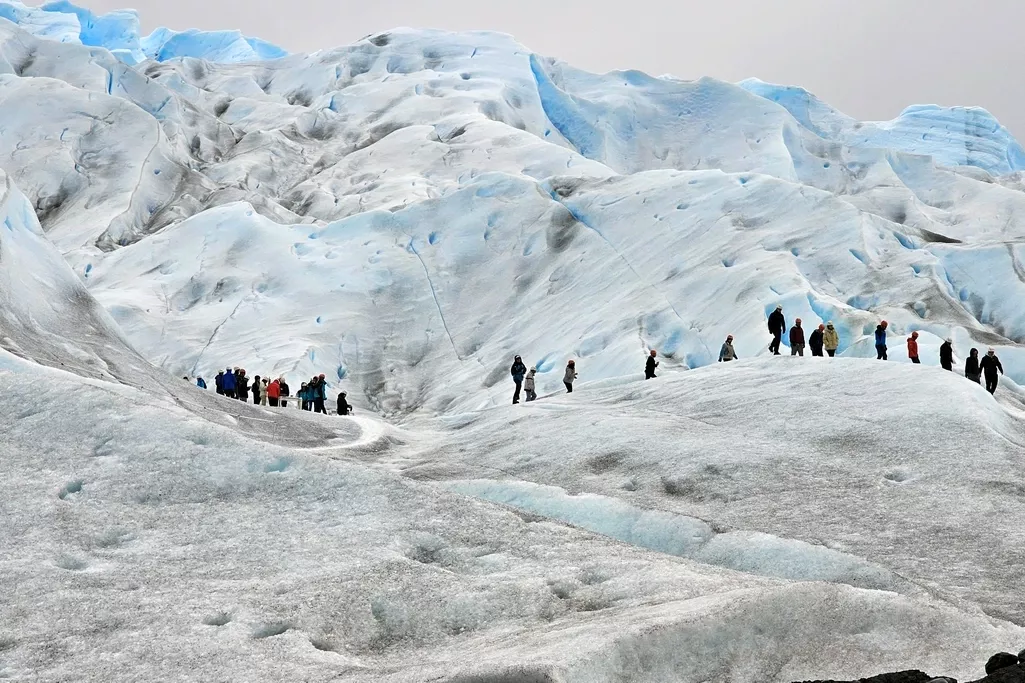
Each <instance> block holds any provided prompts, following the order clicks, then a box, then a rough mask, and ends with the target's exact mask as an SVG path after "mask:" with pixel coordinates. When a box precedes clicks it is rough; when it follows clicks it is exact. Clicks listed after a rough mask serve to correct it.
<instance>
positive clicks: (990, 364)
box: [979, 349, 1004, 394]
mask: <svg viewBox="0 0 1025 683" xmlns="http://www.w3.org/2000/svg"><path fill="white" fill-rule="evenodd" d="M979 369H981V370H982V374H984V375H985V376H986V391H988V392H989V393H991V394H995V393H996V391H997V382H998V381H999V377H998V376H997V370H999V371H1000V374H1001V375H1002V374H1004V366H1003V365H1001V364H1000V359H999V358H997V352H996V351H994V350H993V349H990V350H989V351H987V352H986V357H985V358H983V359H982V361H981V362H980V363H979Z"/></svg>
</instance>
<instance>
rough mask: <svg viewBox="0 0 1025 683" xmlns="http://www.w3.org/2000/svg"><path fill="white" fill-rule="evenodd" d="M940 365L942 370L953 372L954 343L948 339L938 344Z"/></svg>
mask: <svg viewBox="0 0 1025 683" xmlns="http://www.w3.org/2000/svg"><path fill="white" fill-rule="evenodd" d="M940 365H941V366H942V367H943V369H944V370H950V371H951V372H953V371H954V342H953V341H952V340H951V339H950V337H947V338H946V339H945V340H944V341H943V343H942V344H940Z"/></svg>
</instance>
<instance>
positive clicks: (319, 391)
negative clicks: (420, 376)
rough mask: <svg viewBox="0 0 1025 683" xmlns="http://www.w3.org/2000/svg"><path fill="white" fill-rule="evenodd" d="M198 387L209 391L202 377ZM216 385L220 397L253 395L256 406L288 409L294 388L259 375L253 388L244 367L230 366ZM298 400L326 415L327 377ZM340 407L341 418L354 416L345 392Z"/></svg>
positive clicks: (306, 388) (321, 377) (301, 391)
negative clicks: (342, 416)
mask: <svg viewBox="0 0 1025 683" xmlns="http://www.w3.org/2000/svg"><path fill="white" fill-rule="evenodd" d="M183 379H185V380H186V381H188V379H189V378H188V377H184V378H183ZM196 386H198V387H199V388H200V389H206V388H207V385H206V380H204V379H203V378H202V377H197V378H196ZM214 386H215V388H216V390H217V393H218V394H220V395H222V396H226V397H228V398H234V399H238V400H240V401H248V400H249V396H250V395H252V397H253V403H254V404H255V405H264V406H268V405H269V406H280V407H282V408H287V407H288V399H290V398H292V396H291V389H290V388H289V386H288V383H287V382H286V381H285V378H284V377H278V378H277V379H270V378H269V377H263V378H261V377H260V376H259V375H256V376H255V377H254V378H253V381H252V385H250V382H249V378H248V377H247V376H246V371H245V369H244V368H230V367H229V368H226V369H224V370H222V371H221V372H218V373H217V376H216V377H215V378H214ZM295 398H296V399H297V400H298V401H299V407H300V408H301V409H302V410H308V411H312V412H315V413H324V414H325V415H326V414H327V408H326V406H325V404H326V402H327V380H326V379H325V376H324V375H318V376H315V377H312V378H310V380H309V381H307V382H303V383H302V386H301V387H300V388H299V391H298V392H297V393H296V395H295ZM337 404H338V414H339V415H350V414H352V406H351V405H350V404H349V402H348V400H347V399H346V393H345V392H344V391H342V392H340V393H339V394H338V398H337Z"/></svg>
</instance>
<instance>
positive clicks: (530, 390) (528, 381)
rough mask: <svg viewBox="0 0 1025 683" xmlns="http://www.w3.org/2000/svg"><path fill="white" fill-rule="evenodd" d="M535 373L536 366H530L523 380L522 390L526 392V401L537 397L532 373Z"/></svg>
mask: <svg viewBox="0 0 1025 683" xmlns="http://www.w3.org/2000/svg"><path fill="white" fill-rule="evenodd" d="M536 374H537V368H531V369H530V372H528V373H527V376H526V378H525V379H524V380H523V390H524V391H526V392H527V403H530V402H531V401H534V400H536V399H537V392H535V391H534V375H536Z"/></svg>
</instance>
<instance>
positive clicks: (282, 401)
mask: <svg viewBox="0 0 1025 683" xmlns="http://www.w3.org/2000/svg"><path fill="white" fill-rule="evenodd" d="M281 407H282V408H287V407H288V401H286V400H285V399H284V397H282V398H281Z"/></svg>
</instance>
